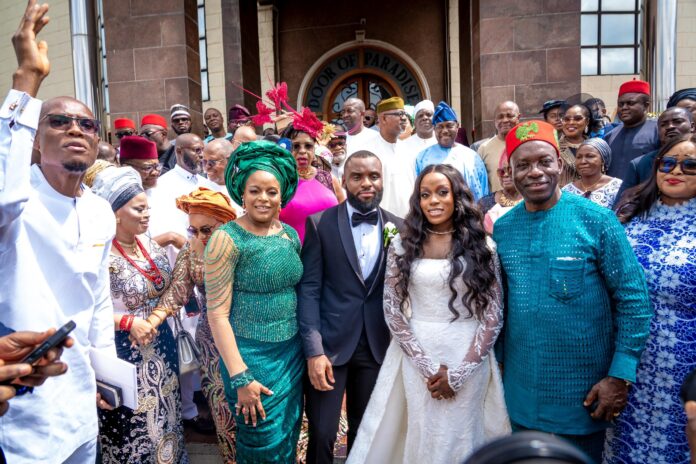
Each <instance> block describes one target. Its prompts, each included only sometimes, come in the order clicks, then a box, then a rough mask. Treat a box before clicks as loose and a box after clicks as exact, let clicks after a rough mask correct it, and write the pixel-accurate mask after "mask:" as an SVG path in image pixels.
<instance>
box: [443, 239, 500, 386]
mask: <svg viewBox="0 0 696 464" xmlns="http://www.w3.org/2000/svg"><path fill="white" fill-rule="evenodd" d="M493 264H494V268H495V269H494V270H495V288H494V298H493V299H492V300H491V302H490V303H489V305H488V308H487V309H486V312H485V313H484V319H483V321H481V322H480V324H479V326H478V328H477V329H476V333H475V334H474V339H473V341H472V342H471V345H470V346H469V350H468V351H467V353H466V355H465V356H464V360H463V361H462V362H461V364H460V365H459V366H457V367H456V368H455V369H448V370H447V381H448V383H449V385H450V387H451V388H452V390H454V391H459V390H460V389H461V388H462V385H464V382H465V381H466V380H467V379H468V378H469V376H470V375H471V374H472V373H473V372H474V370H475V369H476V368H477V367H478V366H479V365H480V364H481V363H482V362H483V361H484V360H485V359H486V357H487V356H488V352H489V351H490V350H491V349H492V348H493V345H494V344H495V341H496V339H497V338H498V335H499V334H500V330H501V329H502V327H503V303H502V302H503V295H502V291H501V289H502V284H501V280H500V261H499V260H498V254H497V253H496V252H495V251H493Z"/></svg>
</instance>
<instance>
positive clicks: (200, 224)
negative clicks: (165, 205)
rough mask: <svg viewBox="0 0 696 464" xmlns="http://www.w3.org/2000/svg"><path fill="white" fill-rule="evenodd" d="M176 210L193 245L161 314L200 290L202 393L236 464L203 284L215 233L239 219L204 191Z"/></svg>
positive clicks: (226, 203) (180, 260) (179, 261)
mask: <svg viewBox="0 0 696 464" xmlns="http://www.w3.org/2000/svg"><path fill="white" fill-rule="evenodd" d="M176 206H177V208H179V209H180V210H181V211H183V212H184V213H186V214H188V217H189V228H188V233H189V237H190V238H189V241H188V242H187V243H186V245H184V247H183V248H182V249H181V251H180V252H179V254H178V255H177V258H176V264H175V265H174V272H173V273H172V284H171V285H170V286H169V288H168V289H167V291H165V292H164V295H162V298H160V301H159V304H158V305H157V310H159V311H162V312H163V313H164V314H171V313H176V312H177V310H178V308H181V307H182V306H184V305H186V303H188V301H189V300H190V299H191V297H192V296H194V288H195V289H196V290H197V294H196V300H197V301H198V306H199V307H200V308H201V314H200V318H199V319H198V326H197V328H196V343H197V344H198V348H199V350H200V353H201V363H202V365H203V366H202V370H201V373H202V375H201V389H202V390H203V395H205V398H206V399H207V400H208V405H209V406H210V412H211V414H212V416H213V420H214V422H215V429H216V430H217V437H218V445H219V447H220V455H221V456H222V458H223V461H224V462H234V461H235V454H234V451H235V444H234V428H235V423H234V417H233V416H232V412H231V411H230V408H229V406H228V404H227V400H226V399H225V390H224V387H223V383H222V378H221V377H220V354H219V353H218V350H217V348H216V347H215V342H214V341H213V335H212V334H211V332H210V325H208V317H207V310H206V293H205V285H204V282H203V251H204V249H205V246H206V245H207V244H208V240H209V239H210V236H211V235H212V233H213V232H214V231H216V230H217V229H218V228H219V227H220V226H221V225H223V224H225V223H227V222H229V221H233V220H234V219H236V217H237V214H236V213H235V211H234V208H232V206H231V204H230V200H229V198H227V196H225V195H223V194H222V193H220V192H214V191H212V190H209V189H207V188H205V187H200V188H198V189H197V190H195V191H193V192H191V193H190V194H189V195H184V196H181V197H179V198H177V199H176Z"/></svg>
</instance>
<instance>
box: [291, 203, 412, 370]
mask: <svg viewBox="0 0 696 464" xmlns="http://www.w3.org/2000/svg"><path fill="white" fill-rule="evenodd" d="M378 211H379V214H380V227H381V228H382V230H383V229H384V225H385V224H387V223H388V222H391V223H393V224H394V225H395V226H396V227H397V229H398V228H400V227H401V225H402V222H403V221H402V220H401V219H400V218H398V217H396V216H394V215H393V214H391V213H389V212H388V211H385V210H383V209H381V208H379V209H378ZM380 241H381V242H382V243H380V245H381V246H380V255H379V258H378V261H377V264H376V266H377V274H376V276H375V278H374V280H373V281H372V285H370V286H369V288H368V286H367V285H366V284H365V281H364V280H363V277H362V272H361V270H360V264H359V261H358V254H357V251H356V250H355V244H354V242H353V233H352V230H351V225H350V222H349V220H348V210H347V207H346V204H345V202H344V203H341V204H339V205H338V206H334V207H333V208H329V209H327V210H324V211H322V212H320V213H317V214H315V215H313V216H310V217H309V218H307V227H306V230H305V239H304V246H303V247H302V264H303V266H304V274H303V276H302V280H301V281H300V283H299V284H298V291H297V297H298V302H297V311H298V322H299V326H300V334H301V336H302V341H303V346H304V353H305V356H306V357H307V358H310V357H312V356H317V355H320V354H325V355H326V356H327V357H328V358H329V360H330V361H331V364H333V365H335V366H341V365H343V364H345V363H347V362H348V361H349V360H350V358H351V356H352V355H353V352H354V351H355V348H356V347H357V345H358V341H359V340H360V335H361V333H362V329H363V327H365V332H366V335H367V340H368V342H369V345H370V350H371V351H372V355H373V356H374V358H375V360H376V361H377V362H378V363H380V364H381V363H382V360H383V359H384V354H385V352H386V351H387V346H389V329H388V328H387V324H386V322H385V321H384V310H383V309H382V294H383V290H384V269H385V264H386V253H387V250H386V249H385V248H384V246H383V239H382V234H381V233H380Z"/></svg>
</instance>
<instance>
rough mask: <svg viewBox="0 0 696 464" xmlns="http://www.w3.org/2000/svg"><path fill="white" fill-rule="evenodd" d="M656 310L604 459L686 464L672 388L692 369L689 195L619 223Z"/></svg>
mask: <svg viewBox="0 0 696 464" xmlns="http://www.w3.org/2000/svg"><path fill="white" fill-rule="evenodd" d="M626 233H627V234H628V239H629V241H630V242H631V245H632V246H633V249H634V251H635V253H636V256H637V257H638V261H639V262H640V264H641V265H642V266H643V269H644V270H645V276H646V278H647V281H648V288H649V290H650V299H651V300H652V303H653V306H654V308H655V315H654V317H653V319H652V323H651V325H650V337H649V338H648V342H647V344H646V347H645V351H644V352H643V355H642V357H641V360H640V365H639V367H638V373H637V378H636V383H635V385H633V387H632V388H631V391H630V393H629V397H628V405H627V406H626V409H625V410H624V411H623V412H622V413H621V415H620V416H619V417H618V418H617V419H616V426H615V427H614V428H613V429H610V430H608V431H607V441H606V446H605V449H604V453H605V454H604V462H605V463H611V464H615V463H617V464H618V463H626V464H627V463H635V464H644V463H650V464H660V463H669V464H678V463H684V464H687V463H689V462H690V461H689V447H688V444H687V441H686V435H685V433H684V427H685V426H686V416H685V414H684V410H683V406H682V404H681V401H680V399H679V388H680V386H681V384H682V382H683V381H684V378H685V377H686V375H687V374H688V373H689V372H691V370H693V369H694V368H696V336H694V334H696V199H691V200H690V201H689V202H687V203H683V204H681V205H677V206H671V207H670V206H666V205H663V204H662V203H661V202H658V203H657V204H656V205H655V206H653V208H652V209H651V210H650V213H649V214H648V216H647V217H646V218H635V219H633V221H631V222H630V223H629V224H628V226H627V227H626Z"/></svg>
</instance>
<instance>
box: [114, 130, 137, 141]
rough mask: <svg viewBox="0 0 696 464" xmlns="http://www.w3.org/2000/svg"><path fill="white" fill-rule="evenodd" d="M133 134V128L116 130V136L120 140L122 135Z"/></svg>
mask: <svg viewBox="0 0 696 464" xmlns="http://www.w3.org/2000/svg"><path fill="white" fill-rule="evenodd" d="M134 134H135V131H134V130H124V131H118V132H116V138H117V139H119V140H120V139H122V138H123V137H130V136H131V135H134Z"/></svg>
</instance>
